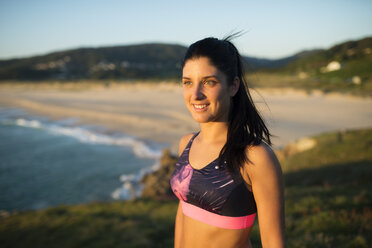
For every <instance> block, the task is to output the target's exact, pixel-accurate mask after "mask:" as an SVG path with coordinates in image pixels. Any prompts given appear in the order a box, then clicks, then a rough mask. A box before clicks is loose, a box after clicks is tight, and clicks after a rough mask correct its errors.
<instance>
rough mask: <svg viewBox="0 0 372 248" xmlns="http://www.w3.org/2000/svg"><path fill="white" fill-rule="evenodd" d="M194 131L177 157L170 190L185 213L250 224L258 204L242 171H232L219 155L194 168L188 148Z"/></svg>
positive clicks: (235, 225)
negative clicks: (221, 161) (237, 172)
mask: <svg viewBox="0 0 372 248" xmlns="http://www.w3.org/2000/svg"><path fill="white" fill-rule="evenodd" d="M198 134H199V132H198V133H196V134H194V136H193V137H192V138H191V139H190V141H189V143H188V144H187V146H186V148H185V150H184V151H183V152H182V154H181V156H180V157H179V159H178V162H177V164H176V167H175V169H174V171H173V174H172V176H171V179H170V184H171V187H172V191H173V193H174V194H175V195H176V196H177V197H178V199H179V200H180V202H181V206H182V211H183V213H184V214H185V215H187V216H189V217H191V218H193V219H196V220H198V221H201V222H204V223H206V224H209V225H213V226H217V227H220V228H227V229H243V228H247V227H250V226H251V225H253V222H254V219H255V216H256V212H257V208H256V202H255V200H254V196H253V193H252V192H251V191H249V190H248V189H247V188H246V186H245V185H244V180H243V179H242V177H241V175H232V174H231V173H229V171H228V170H227V168H225V165H226V161H225V162H224V164H223V165H219V164H218V159H215V160H214V161H213V162H211V163H209V164H208V165H206V166H205V167H203V168H202V169H194V168H192V167H191V165H190V162H189V151H190V147H191V145H192V142H193V140H194V139H195V137H196V136H197V135H198Z"/></svg>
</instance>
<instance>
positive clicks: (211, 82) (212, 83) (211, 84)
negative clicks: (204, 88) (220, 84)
mask: <svg viewBox="0 0 372 248" xmlns="http://www.w3.org/2000/svg"><path fill="white" fill-rule="evenodd" d="M204 84H205V85H208V86H214V85H215V84H216V82H215V81H211V80H209V81H205V82H204Z"/></svg>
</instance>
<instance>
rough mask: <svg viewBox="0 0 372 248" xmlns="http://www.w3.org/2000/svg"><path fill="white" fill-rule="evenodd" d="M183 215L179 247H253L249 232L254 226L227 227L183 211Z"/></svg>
mask: <svg viewBox="0 0 372 248" xmlns="http://www.w3.org/2000/svg"><path fill="white" fill-rule="evenodd" d="M181 216H182V218H181V221H180V223H178V224H179V227H180V229H181V230H182V232H181V233H180V234H181V237H180V240H179V246H178V247H179V248H198V247H203V248H205V247H214V248H219V247H221V248H251V244H250V241H249V234H250V232H251V229H252V226H251V227H248V228H245V229H225V228H220V227H215V226H211V225H208V224H205V223H203V222H200V221H198V220H195V219H192V218H190V217H188V216H187V215H184V214H183V213H181ZM178 247H177V246H176V248H178Z"/></svg>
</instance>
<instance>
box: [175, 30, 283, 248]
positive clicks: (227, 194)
mask: <svg viewBox="0 0 372 248" xmlns="http://www.w3.org/2000/svg"><path fill="white" fill-rule="evenodd" d="M230 38H231V37H228V38H226V39H224V40H219V39H216V38H206V39H203V40H200V41H197V42H195V43H194V44H192V45H191V46H190V47H189V48H188V50H187V52H186V54H185V57H184V60H183V64H182V84H183V95H184V100H185V104H186V107H187V109H188V110H189V112H190V113H191V115H192V117H193V119H194V120H195V121H196V122H198V123H199V124H200V131H199V132H197V133H195V134H188V135H185V136H184V137H182V138H181V140H180V143H179V160H178V162H177V164H176V167H175V170H174V172H173V174H172V177H171V180H170V181H171V186H172V190H173V192H174V193H175V195H176V196H177V197H178V198H179V199H180V203H179V206H178V210H177V216H176V225H175V247H177V248H178V247H185V248H189V247H190V248H197V247H203V248H204V247H213V248H215V247H223V248H230V247H231V248H237V247H244V248H245V247H251V244H250V241H249V234H250V231H251V229H252V225H253V222H254V220H255V216H256V214H257V216H258V221H259V229H260V234H261V241H262V246H263V247H284V245H285V241H284V196H283V182H282V172H281V168H280V164H279V162H278V160H277V158H276V156H275V154H274V153H273V151H272V150H271V148H270V146H269V145H271V142H270V133H269V131H268V129H267V128H266V126H265V123H264V121H263V120H262V118H261V117H260V115H259V113H258V111H257V110H256V108H255V106H254V104H253V101H252V99H251V96H250V94H249V91H248V90H247V89H246V87H245V81H244V75H243V70H242V60H241V57H240V55H239V53H238V51H237V49H236V48H235V46H234V45H233V44H232V43H231V42H230V41H229V39H230Z"/></svg>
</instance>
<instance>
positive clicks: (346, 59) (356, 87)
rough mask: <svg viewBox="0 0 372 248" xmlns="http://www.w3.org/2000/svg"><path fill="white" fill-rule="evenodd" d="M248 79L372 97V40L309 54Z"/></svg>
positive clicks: (259, 83)
mask: <svg viewBox="0 0 372 248" xmlns="http://www.w3.org/2000/svg"><path fill="white" fill-rule="evenodd" d="M294 57H296V56H294ZM331 63H333V65H332V64H331ZM248 77H249V78H251V81H252V84H253V85H256V86H258V87H279V88H281V87H293V88H298V89H305V90H315V89H319V90H321V91H324V92H341V93H350V94H354V95H362V96H371V95H372V38H365V39H361V40H358V41H349V42H344V43H341V44H338V45H335V46H333V47H331V48H330V49H328V50H316V51H310V52H307V53H306V52H305V53H303V54H299V55H298V57H297V58H294V59H292V61H290V62H289V63H287V64H286V65H284V66H280V67H276V68H274V69H262V70H260V71H259V73H257V74H253V75H249V76H248Z"/></svg>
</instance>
